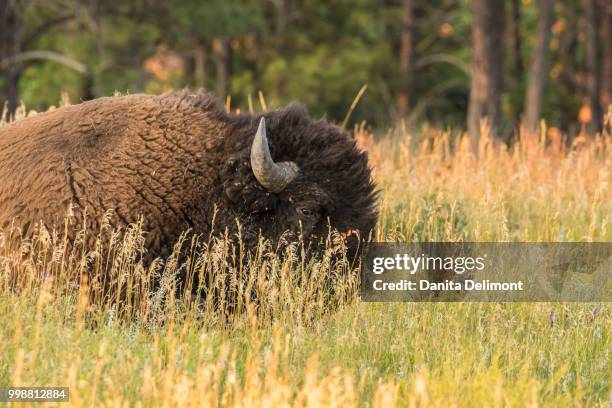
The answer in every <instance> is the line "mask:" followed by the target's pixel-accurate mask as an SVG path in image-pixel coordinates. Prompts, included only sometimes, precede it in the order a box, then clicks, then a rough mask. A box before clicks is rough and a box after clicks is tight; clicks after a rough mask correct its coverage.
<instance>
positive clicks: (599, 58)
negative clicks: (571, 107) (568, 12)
mask: <svg viewBox="0 0 612 408" xmlns="http://www.w3.org/2000/svg"><path fill="white" fill-rule="evenodd" d="M598 3H599V2H598V0H587V27H586V31H587V41H586V55H587V69H588V72H589V82H588V88H589V91H588V94H589V95H588V97H589V105H590V108H591V123H590V126H589V127H590V130H591V131H592V132H599V131H601V129H602V123H603V122H602V121H603V112H602V110H601V103H600V102H601V101H600V98H601V95H602V90H603V87H602V83H603V80H602V71H603V69H602V66H603V55H602V54H603V47H602V41H601V39H600V37H599V29H600V26H601V20H602V12H603V10H601V9H600V7H599V5H600V4H598Z"/></svg>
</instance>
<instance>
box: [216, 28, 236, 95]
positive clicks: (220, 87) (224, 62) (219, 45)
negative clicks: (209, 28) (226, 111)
mask: <svg viewBox="0 0 612 408" xmlns="http://www.w3.org/2000/svg"><path fill="white" fill-rule="evenodd" d="M230 41H231V40H230V39H229V38H227V37H223V38H216V39H215V40H214V41H213V49H214V52H215V66H216V71H217V96H218V97H219V98H225V97H226V96H227V95H228V94H229V91H230V78H231V65H232V49H231V47H230Z"/></svg>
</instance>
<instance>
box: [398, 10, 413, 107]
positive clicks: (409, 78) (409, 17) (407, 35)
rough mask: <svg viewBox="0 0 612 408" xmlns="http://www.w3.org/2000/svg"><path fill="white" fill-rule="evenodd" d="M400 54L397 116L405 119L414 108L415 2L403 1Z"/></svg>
mask: <svg viewBox="0 0 612 408" xmlns="http://www.w3.org/2000/svg"><path fill="white" fill-rule="evenodd" d="M400 39H401V41H400V52H399V72H400V77H401V78H400V89H399V92H398V94H397V114H398V117H399V118H405V117H406V116H408V114H409V113H410V110H411V108H412V102H413V101H412V89H413V87H412V83H413V71H414V1H413V0H402V16H401V33H400Z"/></svg>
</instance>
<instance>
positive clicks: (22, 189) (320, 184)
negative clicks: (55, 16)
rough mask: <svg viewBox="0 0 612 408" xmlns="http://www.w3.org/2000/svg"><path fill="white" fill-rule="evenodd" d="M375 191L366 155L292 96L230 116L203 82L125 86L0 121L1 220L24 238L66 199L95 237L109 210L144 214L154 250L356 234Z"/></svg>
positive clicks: (123, 220)
mask: <svg viewBox="0 0 612 408" xmlns="http://www.w3.org/2000/svg"><path fill="white" fill-rule="evenodd" d="M375 201H376V200H375V188H374V186H373V182H372V180H371V174H370V169H369V167H368V161H367V156H366V153H364V152H361V151H360V150H359V149H357V147H356V145H355V142H354V141H353V140H352V139H351V138H350V137H349V136H348V135H347V134H346V133H345V132H343V131H342V130H341V129H340V128H338V127H336V126H334V125H331V124H328V123H326V122H324V121H314V120H312V119H311V118H310V117H309V115H308V113H307V112H306V110H305V109H304V107H303V106H301V105H299V104H291V105H289V106H287V107H285V108H284V109H279V110H274V111H269V112H264V113H259V114H247V113H242V114H230V113H227V112H226V110H225V109H224V107H223V106H222V104H221V103H220V102H219V101H218V100H216V99H215V98H214V97H212V96H211V95H209V94H205V93H203V92H198V93H196V94H192V93H189V92H187V91H182V92H174V93H166V94H163V95H158V96H151V95H144V94H135V95H127V96H113V97H104V98H99V99H95V100H92V101H88V102H84V103H81V104H78V105H72V106H66V107H62V108H60V109H57V110H54V111H49V112H46V113H41V114H37V115H35V116H31V117H28V118H26V119H23V120H20V121H17V122H15V123H12V124H9V125H5V126H2V127H0V228H7V227H8V226H9V225H11V224H12V223H15V224H14V225H16V226H17V227H19V228H20V229H21V231H22V234H23V235H24V236H27V235H31V234H32V233H33V232H34V231H36V229H37V228H38V227H37V226H38V225H39V223H42V224H43V225H44V226H45V227H46V228H47V229H49V230H51V229H53V228H55V229H56V230H57V229H61V228H63V226H64V218H65V215H66V211H67V208H68V207H72V208H73V209H74V210H75V211H77V212H80V213H83V214H84V213H85V212H86V214H87V216H86V217H81V219H84V220H85V225H82V227H85V228H86V229H87V231H88V232H89V236H92V237H95V235H96V233H97V232H98V231H99V230H100V228H101V220H102V219H103V217H104V214H105V213H106V212H107V211H108V210H113V214H114V215H113V217H112V219H111V224H112V225H113V226H114V227H117V228H119V227H125V226H127V225H129V224H132V223H135V222H137V221H138V220H139V219H142V220H144V221H143V223H144V224H143V227H144V228H143V229H144V230H145V231H146V232H147V234H146V241H145V242H146V243H145V246H146V249H147V251H148V254H149V256H151V257H162V258H163V257H166V256H168V255H169V254H170V253H171V252H172V250H173V247H174V245H175V243H176V242H177V240H178V239H179V237H180V236H181V234H182V233H183V232H184V231H186V230H189V231H191V232H192V233H193V234H198V235H200V234H202V235H209V234H211V233H213V234H214V233H219V234H230V236H232V237H233V236H237V235H239V236H240V237H241V239H242V240H243V242H244V243H245V245H246V246H247V247H249V246H253V245H256V243H257V241H258V239H259V237H264V238H267V239H269V240H271V241H272V242H279V240H281V238H282V239H283V240H284V239H285V237H289V238H291V237H292V238H293V239H297V238H304V239H306V240H308V241H312V240H320V239H322V238H324V237H326V236H327V235H328V233H329V230H330V228H333V229H335V230H337V231H339V232H340V233H346V234H349V233H352V232H358V233H359V234H360V235H361V237H366V236H367V235H368V233H369V232H370V231H371V230H372V229H373V228H374V225H375V222H376V218H377V214H376V209H375ZM140 217H142V218H140ZM75 233H76V232H74V231H73V232H70V233H69V234H75ZM69 238H74V237H69Z"/></svg>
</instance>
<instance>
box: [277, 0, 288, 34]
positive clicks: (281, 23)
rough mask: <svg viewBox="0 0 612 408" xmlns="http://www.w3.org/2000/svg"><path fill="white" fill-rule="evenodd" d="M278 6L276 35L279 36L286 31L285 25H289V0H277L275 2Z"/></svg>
mask: <svg viewBox="0 0 612 408" xmlns="http://www.w3.org/2000/svg"><path fill="white" fill-rule="evenodd" d="M275 4H276V5H277V7H278V14H277V18H276V35H278V36H279V38H281V37H282V36H284V35H285V31H287V26H288V25H289V10H290V8H291V7H290V4H289V0H279V1H278V2H275Z"/></svg>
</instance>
